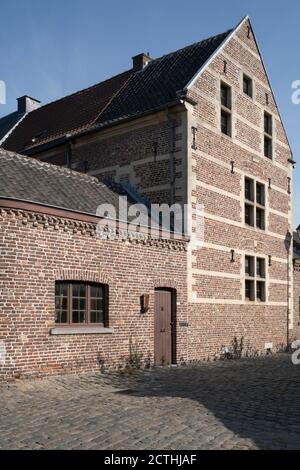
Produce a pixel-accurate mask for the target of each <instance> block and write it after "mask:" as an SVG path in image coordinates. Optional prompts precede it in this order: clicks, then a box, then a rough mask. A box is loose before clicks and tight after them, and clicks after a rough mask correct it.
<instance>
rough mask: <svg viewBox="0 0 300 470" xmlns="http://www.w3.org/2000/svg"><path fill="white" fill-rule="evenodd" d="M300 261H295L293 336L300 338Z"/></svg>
mask: <svg viewBox="0 0 300 470" xmlns="http://www.w3.org/2000/svg"><path fill="white" fill-rule="evenodd" d="M298 323H300V261H299V260H297V261H295V262H294V331H293V336H294V337H295V338H297V339H300V325H299V324H298Z"/></svg>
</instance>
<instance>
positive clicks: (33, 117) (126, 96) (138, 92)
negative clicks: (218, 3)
mask: <svg viewBox="0 0 300 470" xmlns="http://www.w3.org/2000/svg"><path fill="white" fill-rule="evenodd" d="M231 31H232V30H230V31H227V32H225V33H222V34H219V35H217V36H213V37H210V38H208V39H205V40H203V41H200V42H197V43H195V44H192V45H191V46H187V47H185V48H183V49H180V50H178V51H176V52H172V53H170V54H167V55H164V56H163V57H161V58H159V59H155V60H153V61H151V62H149V64H148V65H147V66H146V67H145V68H144V69H143V70H140V71H137V72H134V71H133V70H130V71H128V72H125V73H123V74H121V75H118V76H116V77H113V78H111V79H110V80H107V81H105V82H102V83H99V84H98V85H95V86H94V87H91V88H87V89H86V90H83V91H81V92H78V93H75V94H73V95H71V96H67V97H66V98H63V99H61V100H58V101H55V102H53V103H50V104H48V105H46V106H43V107H41V108H39V109H38V110H36V111H33V112H31V113H30V114H29V115H28V116H27V117H26V118H25V119H24V121H23V122H22V123H21V124H20V126H18V128H17V129H16V130H15V131H14V132H13V134H12V135H11V136H10V137H9V138H8V139H7V140H6V142H5V145H4V147H5V148H6V149H8V150H13V151H17V152H22V151H24V150H25V149H29V148H32V147H35V146H38V145H40V144H42V143H46V142H49V141H52V140H55V139H58V138H59V137H63V136H64V135H65V134H67V133H68V132H75V131H79V130H84V129H89V128H94V127H97V124H98V125H100V126H101V125H103V123H109V122H111V121H115V120H119V119H122V118H125V117H128V116H137V115H139V114H140V113H144V112H148V111H151V110H155V109H157V108H159V107H163V106H166V105H167V104H169V103H171V102H174V101H175V100H178V95H177V92H178V91H181V90H182V89H183V88H184V87H185V86H186V85H187V84H188V82H189V81H190V80H191V79H192V78H193V76H194V75H195V74H196V73H197V71H198V70H199V69H200V68H201V67H202V66H203V65H204V64H205V62H206V61H207V60H208V59H209V58H210V57H211V55H212V54H213V53H214V52H215V51H216V50H217V48H218V47H219V46H220V45H221V44H222V42H223V41H224V40H225V39H226V38H227V37H228V35H229V34H230V33H231ZM96 123H97V124H96ZM33 138H34V139H35V141H34V142H32V139H33Z"/></svg>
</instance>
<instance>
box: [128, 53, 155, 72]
mask: <svg viewBox="0 0 300 470" xmlns="http://www.w3.org/2000/svg"><path fill="white" fill-rule="evenodd" d="M151 60H152V58H151V57H150V55H149V52H148V53H147V54H144V52H142V54H138V55H135V56H134V57H132V65H133V70H134V71H138V70H142V69H143V68H144V67H146V65H147V64H149V62H151Z"/></svg>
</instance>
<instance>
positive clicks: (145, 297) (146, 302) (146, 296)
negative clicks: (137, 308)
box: [140, 294, 150, 313]
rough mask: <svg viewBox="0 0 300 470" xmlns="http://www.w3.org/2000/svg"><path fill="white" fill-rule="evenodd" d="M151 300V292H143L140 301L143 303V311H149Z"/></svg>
mask: <svg viewBox="0 0 300 470" xmlns="http://www.w3.org/2000/svg"><path fill="white" fill-rule="evenodd" d="M149 300H150V296H149V294H143V295H141V297H140V303H141V313H147V312H148V310H149Z"/></svg>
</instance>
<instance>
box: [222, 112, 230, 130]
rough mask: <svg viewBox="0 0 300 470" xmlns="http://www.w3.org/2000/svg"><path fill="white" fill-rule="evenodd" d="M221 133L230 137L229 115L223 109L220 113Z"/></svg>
mask: <svg viewBox="0 0 300 470" xmlns="http://www.w3.org/2000/svg"><path fill="white" fill-rule="evenodd" d="M221 131H222V133H223V134H226V135H229V136H230V135H231V114H230V113H228V112H227V111H224V110H223V109H222V111H221Z"/></svg>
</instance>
